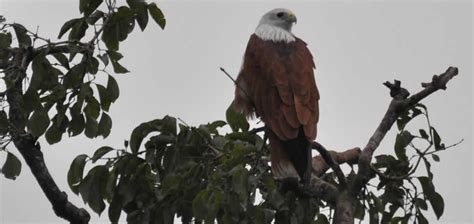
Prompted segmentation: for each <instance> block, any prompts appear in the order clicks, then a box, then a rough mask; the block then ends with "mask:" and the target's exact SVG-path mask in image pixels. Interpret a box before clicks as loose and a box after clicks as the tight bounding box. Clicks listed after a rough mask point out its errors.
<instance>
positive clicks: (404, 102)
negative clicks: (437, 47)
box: [351, 67, 458, 195]
mask: <svg viewBox="0 0 474 224" xmlns="http://www.w3.org/2000/svg"><path fill="white" fill-rule="evenodd" d="M457 74H458V69H457V68H456V67H449V68H448V69H447V70H446V71H445V72H444V73H443V74H441V75H439V76H438V75H434V76H433V78H432V81H431V82H430V83H422V87H423V88H424V89H423V90H421V91H420V92H418V93H416V94H414V95H412V96H410V97H408V96H409V93H408V91H407V90H406V89H404V88H402V87H401V85H400V81H397V80H395V82H394V83H393V84H392V83H389V82H386V83H384V85H385V86H387V87H388V88H389V89H390V96H392V98H393V99H392V101H391V102H390V105H389V107H388V109H387V112H386V113H385V115H384V117H383V119H382V121H381V122H380V124H379V126H378V127H377V129H376V130H375V132H374V134H373V135H372V137H371V138H370V139H369V142H368V143H367V145H366V146H365V148H364V149H363V150H362V153H361V155H360V158H359V164H358V168H359V171H358V172H357V176H356V178H355V180H354V182H353V183H352V186H351V191H352V194H353V195H356V194H358V192H360V190H361V189H362V187H363V186H364V185H365V184H366V183H367V182H368V181H369V179H370V176H371V173H372V172H373V171H372V170H371V166H370V162H371V160H372V156H373V154H374V152H375V150H376V149H377V147H378V146H379V144H380V142H381V141H382V139H383V138H384V136H385V135H386V134H387V132H388V131H389V130H390V128H391V127H392V125H393V123H395V121H396V120H397V118H398V117H399V115H400V114H401V113H402V112H403V111H405V110H407V109H409V108H410V107H412V106H414V105H415V104H417V103H418V102H420V101H421V100H422V99H424V98H425V97H427V96H429V95H430V94H432V93H433V92H435V91H437V90H440V89H443V90H444V89H446V84H447V83H448V82H449V80H451V79H452V78H453V77H454V76H456V75H457Z"/></svg>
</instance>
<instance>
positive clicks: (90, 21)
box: [86, 10, 104, 25]
mask: <svg viewBox="0 0 474 224" xmlns="http://www.w3.org/2000/svg"><path fill="white" fill-rule="evenodd" d="M103 16H104V12H102V11H100V10H96V11H95V12H93V13H92V14H91V15H90V16H89V17H87V19H86V22H87V23H88V24H89V25H94V24H95V23H96V22H97V20H99V19H100V18H102V17H103Z"/></svg>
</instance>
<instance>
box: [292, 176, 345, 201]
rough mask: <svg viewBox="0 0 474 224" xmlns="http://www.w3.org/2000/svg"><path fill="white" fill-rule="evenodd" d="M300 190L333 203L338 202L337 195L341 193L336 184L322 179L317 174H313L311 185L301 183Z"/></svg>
mask: <svg viewBox="0 0 474 224" xmlns="http://www.w3.org/2000/svg"><path fill="white" fill-rule="evenodd" d="M300 190H301V192H303V193H304V194H306V195H309V196H310V197H315V198H319V199H321V200H323V201H325V202H327V203H329V204H331V205H335V204H336V199H337V195H339V190H338V189H337V187H336V186H334V185H332V184H330V183H328V182H326V181H324V180H322V179H321V178H319V177H317V176H315V175H311V180H310V183H309V185H307V186H303V185H300Z"/></svg>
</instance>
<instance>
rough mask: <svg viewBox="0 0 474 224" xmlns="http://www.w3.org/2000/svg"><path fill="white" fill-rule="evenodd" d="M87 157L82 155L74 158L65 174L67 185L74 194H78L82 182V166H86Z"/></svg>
mask: <svg viewBox="0 0 474 224" xmlns="http://www.w3.org/2000/svg"><path fill="white" fill-rule="evenodd" d="M86 159H87V155H85V154H82V155H78V156H76V158H75V159H74V160H73V161H72V163H71V166H70V167H69V171H68V173H67V183H68V184H69V187H70V188H71V190H72V192H74V193H75V194H78V193H79V184H80V183H81V181H82V175H83V172H84V166H85V165H86Z"/></svg>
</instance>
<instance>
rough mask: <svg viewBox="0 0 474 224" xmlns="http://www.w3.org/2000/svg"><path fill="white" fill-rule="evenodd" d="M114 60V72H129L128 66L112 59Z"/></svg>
mask: <svg viewBox="0 0 474 224" xmlns="http://www.w3.org/2000/svg"><path fill="white" fill-rule="evenodd" d="M111 62H112V67H113V68H114V72H115V73H117V74H123V73H127V72H129V71H128V69H127V68H125V67H123V66H122V65H121V64H120V63H118V62H117V61H114V60H111Z"/></svg>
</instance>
